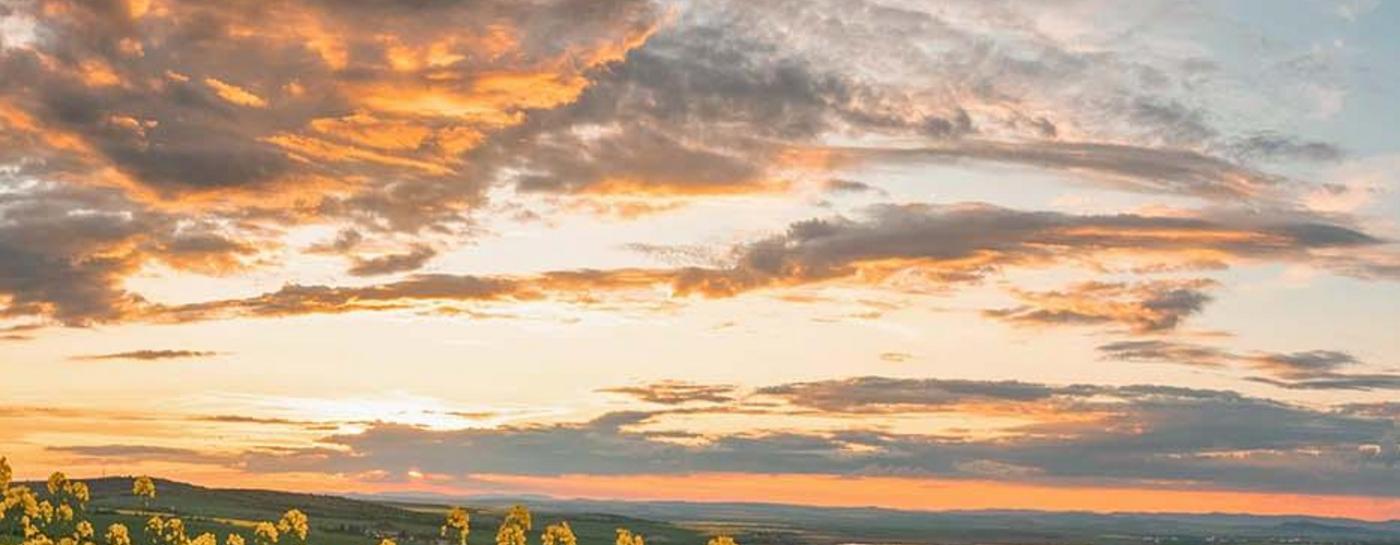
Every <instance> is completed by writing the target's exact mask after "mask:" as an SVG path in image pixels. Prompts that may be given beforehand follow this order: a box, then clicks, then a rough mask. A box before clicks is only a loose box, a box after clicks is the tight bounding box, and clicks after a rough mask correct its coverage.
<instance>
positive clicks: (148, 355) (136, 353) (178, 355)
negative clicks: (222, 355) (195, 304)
mask: <svg viewBox="0 0 1400 545" xmlns="http://www.w3.org/2000/svg"><path fill="white" fill-rule="evenodd" d="M217 355H219V352H210V351H205V350H132V351H129V352H116V353H112V354H95V355H90V356H74V357H73V358H72V359H74V360H88V361H96V360H136V361H156V360H174V359H189V358H208V357H211V356H217Z"/></svg>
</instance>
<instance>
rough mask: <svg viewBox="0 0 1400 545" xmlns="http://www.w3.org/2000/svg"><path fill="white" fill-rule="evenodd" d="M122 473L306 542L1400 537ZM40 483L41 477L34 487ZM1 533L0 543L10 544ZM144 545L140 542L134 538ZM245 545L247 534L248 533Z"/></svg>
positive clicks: (1242, 518) (1219, 519) (1272, 519)
mask: <svg viewBox="0 0 1400 545" xmlns="http://www.w3.org/2000/svg"><path fill="white" fill-rule="evenodd" d="M131 481H132V480H131V478H130V477H112V478H102V479H92V480H86V481H85V482H87V483H88V485H89V487H90V488H91V490H92V496H93V500H92V502H91V504H90V506H89V514H90V518H91V519H92V521H93V523H94V524H95V525H97V526H98V527H99V528H105V526H106V525H107V524H110V523H112V522H122V523H125V524H127V525H128V526H129V527H131V528H132V529H133V531H134V532H137V533H138V535H139V528H140V527H141V525H142V522H143V520H144V519H145V518H146V517H148V516H149V515H150V514H151V513H152V512H158V513H169V514H178V515H179V516H181V517H183V518H184V519H185V520H186V522H187V523H188V524H189V526H190V531H191V532H192V533H198V532H206V531H209V532H215V533H216V534H218V535H219V536H220V538H221V541H222V537H223V535H225V534H227V533H229V532H238V533H242V534H244V535H245V536H248V534H249V530H250V528H251V526H252V524H254V523H255V522H257V521H262V520H276V519H277V518H278V517H279V516H280V515H281V514H282V513H283V512H285V511H286V510H288V509H293V508H296V509H301V510H302V511H304V512H306V514H307V515H308V516H309V517H310V518H311V522H312V535H311V539H310V540H309V545H356V544H363V545H377V544H378V541H379V538H380V537H381V536H392V537H394V538H395V539H397V540H398V542H399V543H400V545H414V544H432V545H439V543H440V540H439V537H438V527H439V525H440V524H441V522H442V515H443V512H444V511H445V509H446V507H447V506H449V505H462V506H465V507H467V508H468V510H470V511H471V515H472V521H471V523H472V532H471V537H470V542H471V543H473V544H476V545H489V544H492V543H494V537H495V533H496V527H497V525H498V524H499V523H500V517H501V514H502V513H503V511H504V509H505V508H507V507H509V506H510V505H512V504H514V503H523V504H525V505H527V506H529V507H530V508H531V510H532V511H533V512H534V514H535V531H534V532H532V536H531V542H532V543H538V537H537V536H538V532H539V530H540V529H542V528H544V526H545V525H546V524H551V523H554V522H557V521H560V520H567V521H568V522H569V524H570V526H572V527H573V529H574V531H575V532H576V533H577V534H578V536H579V542H580V543H581V544H582V545H610V544H611V543H613V539H614V530H615V529H616V528H619V527H625V528H628V529H631V530H632V531H634V532H638V533H641V534H643V535H645V536H646V538H647V542H648V543H649V544H654V545H691V544H694V545H703V544H704V543H705V541H706V540H707V539H708V537H709V536H710V535H713V534H716V533H729V534H732V535H734V536H736V538H737V539H738V541H739V542H740V543H742V544H743V545H798V544H812V545H838V544H890V545H895V544H907V545H922V544H929V545H932V544H1007V545H1022V544H1024V545H1029V544H1051V543H1055V544H1094V545H1126V544H1136V545H1143V544H1152V545H1157V544H1170V545H1193V544H1203V545H1204V544H1212V545H1216V544H1240V545H1244V544H1264V543H1278V544H1300V543H1336V544H1343V543H1358V544H1360V543H1364V544H1388V543H1394V544H1400V521H1391V522H1384V523H1373V522H1365V521H1358V520H1351V519H1342V518H1325V517H1298V516H1284V517H1278V516H1253V515H1231V514H1209V515H1194V514H1142V513H1116V514H1099V513H1077V512H1040V511H948V512H922V511H901V510H893V509H879V508H824V507H806V506H796V505H779V504H764V503H699V502H628V501H593V500H559V499H552V498H548V497H540V496H471V497H449V496H442V495H436V494H428V493H419V494H377V495H359V496H349V497H342V496H333V495H317V494H298V493H290V492H276V491H269V490H245V489H219V488H206V487H200V486H195V485H191V484H186V483H180V482H175V481H168V480H157V482H156V487H157V489H158V490H159V495H158V496H157V499H156V500H155V501H153V502H151V504H150V506H149V508H147V507H145V506H143V505H142V502H141V501H140V500H138V499H137V498H135V497H132V496H131ZM30 484H31V486H32V487H33V488H34V489H36V490H42V489H43V484H42V483H30ZM16 541H17V539H15V537H14V536H0V544H10V543H15V542H16ZM139 542H140V541H138V543H139ZM249 542H250V543H251V541H249Z"/></svg>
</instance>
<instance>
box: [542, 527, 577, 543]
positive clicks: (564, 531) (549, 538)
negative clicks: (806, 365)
mask: <svg viewBox="0 0 1400 545" xmlns="http://www.w3.org/2000/svg"><path fill="white" fill-rule="evenodd" d="M540 543H542V544H543V545H578V537H577V536H575V535H574V530H573V529H572V528H569V523H567V522H561V523H559V524H551V525H549V526H546V527H545V529H544V533H543V534H540Z"/></svg>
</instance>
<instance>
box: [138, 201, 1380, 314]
mask: <svg viewBox="0 0 1400 545" xmlns="http://www.w3.org/2000/svg"><path fill="white" fill-rule="evenodd" d="M1380 243H1381V241H1379V240H1378V239H1375V238H1373V237H1371V236H1369V235H1366V234H1364V233H1361V232H1359V231H1356V230H1353V229H1350V228H1347V227H1342V226H1337V225H1331V224H1326V223H1320V222H1316V221H1313V220H1309V219H1304V220H1297V219H1291V218H1281V219H1278V220H1269V219H1267V218H1260V217H1237V216H1231V215H1222V216H1220V217H1218V218H1216V217H1210V216H1203V217H1183V216H1145V215H1134V214H1118V215H1071V214H1063V213H1058V212H1025V211H1018V210H1011V209H1006V208H999V207H994V206H990V205H985V204H978V203H971V204H959V205H926V204H905V205H879V206H874V207H870V208H868V209H867V210H866V212H865V214H864V215H863V216H862V217H858V218H848V217H843V216H835V217H830V218H820V219H812V220H806V221H801V222H796V223H793V224H791V225H789V227H788V229H787V231H786V232H785V233H783V234H779V235H773V236H770V237H766V238H762V239H758V240H755V241H753V242H749V243H743V244H738V245H735V246H732V247H730V248H729V249H728V250H727V251H723V252H720V253H719V255H721V256H722V257H721V258H720V259H718V260H717V262H715V263H711V264H709V265H707V266H684V267H678V268H669V269H666V268H657V269H644V268H628V269H612V270H586V269H585V270H574V271H550V272H545V273H540V274H535V275H519V276H472V275H449V274H430V275H415V276H411V277H409V278H406V279H403V280H399V281H395V282H391V283H386V284H379V285H369V286H360V287H332V286H303V285H288V286H285V287H284V288H282V289H281V290H278V291H276V292H271V293H267V294H263V295H260V296H257V297H251V298H245V299H230V300H221V301H209V302H204V303H194V304H188V305H181V306H168V307H163V306H150V307H148V309H147V313H146V316H145V318H146V319H150V320H156V321H163V320H174V321H192V320H203V319H211V318H217V317H232V316H294V315H301V314H316V313H343V312H355V311H373V310H402V309H407V308H414V307H416V306H421V305H432V304H441V303H451V302H507V301H523V300H539V299H549V300H555V301H561V302H567V303H573V304H581V305H590V304H599V303H605V302H606V299H607V297H609V296H614V297H621V296H623V295H630V298H629V299H627V301H628V302H631V303H638V302H643V303H645V302H648V301H649V302H650V303H651V304H653V305H655V304H656V303H657V302H658V301H660V300H666V299H675V298H684V297H687V296H694V295H699V296H703V297H732V296H736V295H739V294H742V293H745V292H749V291H753V290H758V289H773V288H783V287H791V286H798V285H803V284H812V283H819V282H828V281H831V282H837V281H843V282H856V283H862V284H868V285H878V284H879V283H880V282H881V281H882V280H884V279H886V278H888V277H890V276H892V275H894V274H895V273H897V272H901V271H908V272H912V273H914V274H917V275H918V276H919V277H920V278H922V279H924V280H925V281H927V282H929V283H930V284H931V285H934V286H954V285H957V284H962V283H968V282H975V281H978V280H981V279H982V278H984V277H986V276H987V275H990V274H994V273H996V272H997V271H999V270H1001V269H1004V268H1009V267H1039V266H1048V265H1053V264H1059V263H1078V264H1084V263H1097V266H1106V265H1107V264H1108V263H1110V262H1121V261H1129V262H1133V263H1136V265H1135V267H1143V266H1160V265H1161V264H1162V263H1171V264H1184V265H1185V266H1200V265H1199V262H1200V261H1201V260H1206V261H1207V262H1208V263H1209V264H1210V265H1211V266H1212V267H1213V266H1216V264H1217V263H1219V262H1221V261H1242V262H1247V261H1250V260H1265V261H1285V262H1294V261H1296V262H1303V263H1309V262H1315V261H1318V260H1320V259H1322V257H1319V254H1318V252H1322V251H1327V250H1335V249H1350V248H1365V247H1370V246H1375V245H1379V244H1380ZM651 251H659V252H662V253H666V252H667V249H665V248H661V249H656V248H652V249H651ZM1329 263H1330V262H1327V261H1323V262H1322V263H1320V264H1319V265H1320V266H1328V264H1329ZM1208 285H1209V283H1208V282H1207V281H1199V280H1198V281H1188V282H1185V283H1182V284H1177V285H1172V284H1170V283H1163V282H1158V283H1155V284H1146V285H1145V286H1146V287H1143V286H1138V287H1134V288H1129V287H1126V286H1124V287H1113V286H1101V289H1102V290H1119V291H1121V292H1122V294H1123V295H1124V296H1125V297H1126V296H1139V297H1144V300H1143V301H1140V302H1137V303H1124V304H1123V305H1121V306H1119V307H1112V305H1101V307H1100V308H1095V309H1092V310H1086V311H1084V312H1085V314H1084V317H1083V319H1097V320H1108V319H1109V315H1110V314H1114V313H1117V314H1116V315H1115V316H1116V317H1115V318H1114V319H1116V320H1119V321H1120V322H1123V323H1127V324H1130V325H1131V327H1135V328H1138V329H1139V330H1142V331H1150V330H1153V329H1154V328H1155V329H1157V330H1161V329H1169V328H1170V327H1174V326H1175V325H1176V323H1177V322H1178V321H1179V320H1180V319H1181V318H1183V317H1185V316H1187V315H1189V314H1192V313H1194V312H1196V311H1197V309H1198V308H1199V307H1200V305H1202V304H1204V301H1205V299H1204V297H1205V296H1204V295H1203V294H1202V293H1200V291H1199V290H1200V289H1201V288H1204V287H1207V286H1208ZM1081 289H1090V287H1085V286H1081ZM1149 292H1150V293H1149ZM1025 296H1027V297H1036V295H1032V294H1029V293H1026V294H1025ZM1040 296H1041V298H1042V299H1043V301H1042V303H1047V304H1048V302H1049V301H1050V299H1053V297H1052V296H1050V295H1046V294H1041V295H1040ZM638 298H640V299H638ZM1057 304H1058V303H1057ZM1088 312H1094V313H1097V314H1098V315H1097V316H1093V317H1091V316H1089V314H1088ZM1012 314H1014V312H1013V313H1012ZM1010 315H1011V314H1008V316H1010ZM1024 319H1026V320H1029V319H1032V318H1024Z"/></svg>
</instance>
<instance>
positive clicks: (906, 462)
mask: <svg viewBox="0 0 1400 545" xmlns="http://www.w3.org/2000/svg"><path fill="white" fill-rule="evenodd" d="M756 394H757V395H758V396H760V397H764V398H768V399H779V400H783V401H785V402H787V403H790V404H791V405H792V407H793V411H795V412H793V413H792V414H801V415H804V416H805V417H807V418H811V417H813V416H828V417H838V418H839V417H841V416H842V415H849V414H855V415H868V414H869V411H871V410H879V411H888V412H889V413H890V414H900V415H914V414H921V413H924V412H928V411H967V412H969V414H975V413H976V412H977V411H979V410H988V408H989V407H990V408H992V409H991V410H1004V411H1022V410H1028V411H1031V412H1032V414H1034V413H1035V412H1037V411H1050V412H1053V413H1062V412H1066V413H1067V412H1073V413H1076V414H1081V415H1086V416H1088V415H1093V416H1092V417H1091V418H1086V419H1071V420H1060V419H1055V418H1049V419H1046V420H1044V421H1040V422H1035V423H1029V424H1026V425H1023V426H1021V427H1018V428H1013V429H1011V430H1009V433H1010V435H1009V436H1005V437H1000V438H997V439H977V438H971V437H961V436H936V435H912V434H897V433H890V432H888V431H882V430H880V429H874V428H868V429H862V428H851V427H849V426H847V427H846V428H845V430H844V431H838V432H828V433H815V432H799V431H748V432H731V433H720V434H710V435H706V436H698V437H697V436H693V435H692V436H687V438H688V439H690V441H687V442H686V443H685V444H678V443H675V442H672V441H669V440H668V439H670V438H672V434H670V433H669V432H665V431H658V432H649V431H645V429H639V428H638V425H640V424H648V428H649V427H651V425H653V424H657V423H663V422H665V420H666V419H667V418H672V417H683V415H684V414H685V413H676V412H673V411H671V410H663V411H654V412H648V411H622V412H617V413H610V414H607V415H604V416H602V417H600V418H598V419H596V420H594V421H591V422H585V423H579V424H561V425H551V426H521V427H506V428H498V429H491V430H481V429H467V430H455V431H432V430H424V429H419V428H413V427H410V426H401V425H391V424H378V425H375V426H372V427H370V428H369V429H368V430H366V431H365V432H363V433H357V434H343V435H333V436H330V437H327V438H325V440H324V441H325V442H326V443H328V444H330V445H335V446H336V447H338V448H326V449H308V450H306V451H305V452H286V453H278V454H277V455H271V454H262V453H248V454H246V455H244V456H243V457H242V463H244V464H246V467H247V468H249V469H250V470H252V471H264V472H279V471H297V470H311V469H314V470H318V471H343V472H361V471H368V470H387V471H402V470H406V469H408V468H418V469H419V470H421V471H430V472H434V473H444V474H449V475H463V476H470V475H471V474H474V473H508V474H534V475H557V474H576V473H581V474H616V475H625V474H655V473H689V472H702V471H725V472H742V473H818V474H838V475H861V474H870V473H872V472H877V473H881V474H891V472H897V473H899V474H905V475H909V474H939V475H946V476H966V477H976V478H1003V479H1013V480H1018V481H1025V480H1041V481H1047V482H1076V483H1080V484H1134V483H1135V484H1138V485H1146V486H1169V487H1191V486H1195V484H1196V483H1200V482H1210V483H1212V485H1213V486H1217V487H1226V488H1237V489H1251V490H1271V491H1290V492H1303V493H1351V494H1367V495H1376V496H1393V495H1394V494H1395V490H1397V488H1396V485H1397V484H1400V474H1397V473H1396V472H1395V471H1394V470H1393V469H1391V468H1388V467H1387V466H1386V465H1385V464H1384V463H1377V462H1380V461H1381V460H1380V458H1377V455H1376V454H1374V453H1375V452H1385V450H1384V449H1385V448H1387V447H1385V445H1387V444H1389V443H1386V439H1385V438H1386V437H1387V434H1390V433H1393V430H1394V424H1393V422H1391V421H1390V420H1389V419H1385V418H1376V417H1373V416H1367V415H1365V414H1362V413H1358V412H1356V411H1340V410H1328V409H1314V408H1306V407H1301V406H1294V405H1290V404H1286V403H1282V402H1277V401H1271V400H1267V399H1261V398H1254V397H1248V396H1244V395H1241V394H1238V393H1235V392H1229V391H1218V390H1193V389H1186V388H1172V387H1163V386H1151V385H1135V386H1099V385H1065V386H1055V385H1045V384H1034V383H1017V382H979V381H957V380H938V379H897V378H882V377H863V378H855V379H846V380H832V381H817V382H810V383H799V384H790V385H776V386H771V387H768V388H763V389H760V390H759V391H758V392H756ZM738 403H739V404H734V405H728V406H717V407H711V408H708V409H695V410H691V411H690V413H694V412H697V411H698V412H700V413H702V414H703V413H705V412H719V413H724V412H728V411H734V410H742V408H743V405H742V403H746V402H738ZM959 403H965V404H966V406H965V407H961V408H960V407H957V404H959ZM979 407H980V409H979ZM765 410H767V411H769V413H768V414H770V415H771V416H770V418H780V417H781V415H782V414H783V412H782V409H774V408H768V409H765ZM773 411H777V412H773ZM696 439H699V441H698V442H697V441H695V440H696ZM339 449H345V450H339ZM1377 449H1379V450H1377ZM1368 452H1370V453H1372V454H1367V453H1368Z"/></svg>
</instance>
